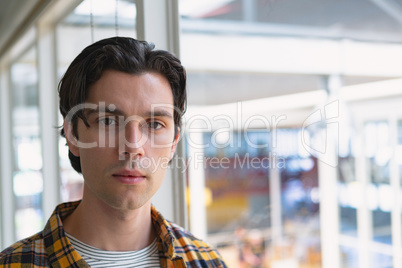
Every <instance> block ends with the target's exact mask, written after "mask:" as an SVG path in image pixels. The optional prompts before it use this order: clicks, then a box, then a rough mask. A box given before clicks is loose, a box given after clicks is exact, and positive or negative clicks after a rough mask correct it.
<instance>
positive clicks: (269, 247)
mask: <svg viewBox="0 0 402 268" xmlns="http://www.w3.org/2000/svg"><path fill="white" fill-rule="evenodd" d="M115 35H119V36H130V37H134V38H138V39H145V40H147V41H150V42H154V43H155V44H156V47H157V48H161V49H167V50H169V51H172V52H173V53H175V54H176V55H177V56H179V57H180V58H181V60H182V62H183V64H184V65H185V67H186V68H187V72H188V96H189V99H188V110H187V114H186V117H185V125H184V135H183V139H182V142H181V146H180V147H179V150H178V153H177V156H176V157H177V158H176V161H173V164H172V166H171V168H170V172H169V174H168V176H167V178H166V180H165V182H164V185H163V187H162V189H161V190H160V192H159V193H158V195H157V196H156V197H155V198H154V204H155V205H156V206H157V207H158V208H159V209H160V210H161V211H162V212H163V213H164V215H165V216H166V217H167V218H169V219H171V220H173V221H176V222H177V223H179V224H180V225H183V226H185V227H186V228H189V229H190V230H191V231H192V232H193V233H194V234H196V235H197V236H199V237H201V238H204V239H206V240H207V241H209V242H210V243H211V244H213V245H214V246H216V247H218V249H219V250H220V252H221V253H222V255H223V256H224V258H225V260H226V261H227V263H228V265H229V267H272V268H280V267H286V268H296V267H299V268H317V267H323V268H338V267H339V268H341V267H342V268H356V267H360V268H383V267H402V229H401V228H402V198H401V193H402V191H401V189H402V188H401V179H402V1H401V0H213V1H212V0H147V1H145V0H84V1H81V0H70V1H62V0H13V1H8V0H1V1H0V148H1V150H0V157H1V161H0V172H1V176H0V181H1V184H0V189H1V192H0V200H1V201H0V202H1V206H0V227H1V228H0V230H1V232H0V238H1V239H0V249H1V250H2V249H4V248H5V247H7V246H8V245H10V244H11V243H13V242H14V241H16V240H18V239H21V238H24V237H26V236H29V235H31V234H33V233H36V232H38V231H40V230H41V228H43V226H44V224H45V222H46V220H47V218H48V217H49V216H50V214H51V213H52V210H53V209H54V207H55V206H56V205H57V204H58V203H60V202H65V201H70V200H78V199H79V198H80V196H81V195H82V184H83V179H82V177H81V176H80V175H79V174H77V173H76V172H74V171H73V170H72V168H71V167H70V163H69V160H68V157H67V147H66V146H65V140H64V139H62V138H59V136H58V131H59V129H58V128H57V127H58V126H60V125H61V124H62V118H61V117H60V115H59V113H58V107H57V106H58V104H57V102H58V96H57V83H58V81H59V79H60V78H61V77H62V75H63V73H64V72H65V70H66V68H67V67H68V65H69V64H70V62H71V61H72V60H73V58H74V57H75V56H76V55H77V54H78V53H79V52H80V51H81V50H82V49H83V48H84V47H86V46H87V45H89V44H91V43H93V42H95V41H97V40H100V39H103V38H106V37H111V36H115ZM100 157H101V156H100ZM253 263H254V264H253ZM253 265H254V266H253Z"/></svg>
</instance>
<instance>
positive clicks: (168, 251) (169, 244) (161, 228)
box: [151, 206, 179, 260]
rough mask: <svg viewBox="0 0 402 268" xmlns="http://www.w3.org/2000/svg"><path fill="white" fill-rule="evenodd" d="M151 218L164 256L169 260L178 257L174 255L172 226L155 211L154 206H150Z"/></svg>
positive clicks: (174, 240) (174, 238)
mask: <svg viewBox="0 0 402 268" xmlns="http://www.w3.org/2000/svg"><path fill="white" fill-rule="evenodd" d="M151 216H152V223H153V225H154V228H155V230H156V232H157V235H158V237H159V238H160V241H161V243H162V247H163V252H164V254H165V256H166V257H168V258H169V259H171V260H172V259H175V258H177V257H179V256H178V255H176V253H175V242H176V237H175V235H174V231H173V228H172V226H171V225H170V224H169V222H168V221H167V220H166V219H165V218H164V217H163V216H162V214H161V213H160V212H159V211H158V210H156V208H155V207H154V206H151Z"/></svg>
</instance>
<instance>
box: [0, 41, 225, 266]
mask: <svg viewBox="0 0 402 268" xmlns="http://www.w3.org/2000/svg"><path fill="white" fill-rule="evenodd" d="M185 87H186V74H185V70H184V68H183V66H182V65H181V63H180V61H179V60H178V59H177V58H176V57H175V56H173V55H172V54H170V53H169V52H166V51H160V50H154V47H153V45H150V44H148V43H146V42H141V41H137V40H134V39H131V38H123V37H113V38H109V39H105V40H101V41H99V42H96V43H94V44H92V45H90V46H88V47H87V48H85V49H84V50H83V51H82V52H81V53H80V54H79V55H78V56H77V58H75V59H74V61H73V62H72V63H71V65H70V67H69V68H68V69H67V71H66V73H65V75H64V77H63V78H62V80H61V81H60V84H59V96H60V111H61V113H62V115H63V117H64V124H63V130H62V131H61V132H62V135H63V136H65V137H66V140H67V145H68V147H69V158H70V161H71V164H72V166H73V168H74V169H75V170H76V171H77V172H80V173H82V175H83V177H84V193H83V198H82V200H81V201H78V202H71V203H65V204H61V205H59V206H58V207H57V208H56V210H55V211H54V213H53V215H52V216H51V218H50V219H49V221H48V222H47V224H46V226H45V228H44V230H43V231H42V232H40V233H38V234H36V235H34V236H32V237H30V238H27V239H24V240H22V241H20V242H17V243H16V244H14V245H12V246H11V247H9V248H7V249H5V250H4V251H3V252H2V253H1V255H0V267H20V266H22V267H102V268H104V267H147V268H150V267H226V265H225V264H224V262H223V261H222V259H221V257H220V255H219V253H218V252H217V251H216V250H215V249H213V248H211V247H209V246H208V245H207V244H206V243H204V242H203V241H200V240H199V239H197V238H195V237H194V236H193V235H191V234H190V233H188V232H187V231H185V230H183V229H182V228H180V227H178V226H176V225H175V224H173V223H171V222H169V221H167V220H165V219H164V218H163V217H162V215H161V214H160V213H159V212H158V211H157V210H156V209H155V208H154V207H153V206H152V205H151V198H152V196H153V195H154V194H155V193H156V191H157V190H158V189H159V187H160V186H161V184H162V182H163V179H164V177H165V173H166V170H167V166H168V163H169V162H170V160H171V159H172V157H173V155H174V152H175V149H176V145H177V142H178V140H179V136H180V127H181V117H182V115H183V113H184V110H185V104H186V89H185Z"/></svg>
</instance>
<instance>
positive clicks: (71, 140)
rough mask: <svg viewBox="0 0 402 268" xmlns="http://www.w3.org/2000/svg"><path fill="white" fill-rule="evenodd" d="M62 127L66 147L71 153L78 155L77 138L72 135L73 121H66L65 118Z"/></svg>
mask: <svg viewBox="0 0 402 268" xmlns="http://www.w3.org/2000/svg"><path fill="white" fill-rule="evenodd" d="M63 128H64V134H65V136H66V141H67V146H68V149H70V152H71V153H72V154H73V155H75V156H77V157H79V156H80V150H79V148H78V145H77V138H76V137H75V136H74V133H73V123H72V122H67V121H66V120H64V123H63Z"/></svg>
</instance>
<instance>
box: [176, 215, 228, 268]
mask: <svg viewBox="0 0 402 268" xmlns="http://www.w3.org/2000/svg"><path fill="white" fill-rule="evenodd" d="M168 224H169V225H170V227H171V231H172V232H173V235H174V237H175V239H176V240H175V243H174V247H175V253H176V254H179V255H181V256H182V257H183V258H184V260H185V261H186V262H187V263H188V264H193V262H194V264H200V263H202V264H206V265H208V266H202V267H226V265H225V263H224V261H223V260H222V257H221V255H220V254H219V252H218V251H217V250H216V249H215V248H214V247H212V246H211V245H209V244H208V243H206V242H205V241H203V240H201V239H199V238H197V237H196V236H194V235H193V234H192V233H190V232H189V231H187V230H185V229H184V228H182V227H180V226H178V225H176V224H175V223H172V222H168ZM191 267H193V266H191ZM194 267H198V266H194Z"/></svg>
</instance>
